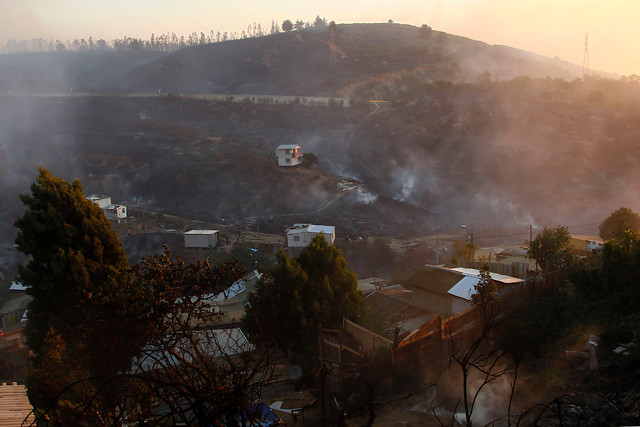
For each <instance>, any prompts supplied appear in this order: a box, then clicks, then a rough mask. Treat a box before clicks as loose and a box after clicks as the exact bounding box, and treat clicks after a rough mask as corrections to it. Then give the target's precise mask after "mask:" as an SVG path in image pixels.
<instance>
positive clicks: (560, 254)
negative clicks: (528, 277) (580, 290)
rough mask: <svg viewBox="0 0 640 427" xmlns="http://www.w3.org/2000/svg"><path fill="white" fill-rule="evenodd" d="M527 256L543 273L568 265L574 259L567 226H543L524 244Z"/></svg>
mask: <svg viewBox="0 0 640 427" xmlns="http://www.w3.org/2000/svg"><path fill="white" fill-rule="evenodd" d="M525 249H526V251H527V257H528V258H531V259H533V260H535V261H536V263H538V266H539V267H540V269H541V270H542V272H543V273H548V272H550V271H555V270H559V269H562V268H565V267H568V266H570V265H571V264H572V263H573V262H574V261H575V256H574V255H573V253H572V247H571V234H570V233H569V228H567V227H565V226H558V227H555V228H546V227H545V228H544V230H542V232H541V233H540V234H538V235H537V236H536V238H535V239H533V240H532V241H531V242H527V243H526V244H525Z"/></svg>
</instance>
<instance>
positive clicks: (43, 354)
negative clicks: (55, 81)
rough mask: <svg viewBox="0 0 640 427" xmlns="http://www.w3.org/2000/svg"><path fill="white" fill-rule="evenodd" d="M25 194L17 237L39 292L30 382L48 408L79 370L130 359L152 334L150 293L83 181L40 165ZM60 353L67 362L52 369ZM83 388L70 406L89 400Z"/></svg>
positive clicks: (115, 367) (117, 365)
mask: <svg viewBox="0 0 640 427" xmlns="http://www.w3.org/2000/svg"><path fill="white" fill-rule="evenodd" d="M21 200H22V202H23V203H24V204H25V205H26V207H27V210H26V212H25V214H24V216H23V217H22V218H20V219H18V220H17V221H16V223H15V226H16V227H17V228H18V230H19V233H18V237H17V238H16V243H17V245H18V249H19V250H20V251H21V252H23V253H25V254H27V255H29V256H30V257H31V258H30V261H29V263H28V264H27V265H26V266H21V267H20V269H19V275H20V279H21V280H22V282H23V283H24V284H25V285H26V286H28V287H29V289H28V291H27V292H28V293H29V294H30V295H31V296H32V297H33V300H32V301H31V303H30V304H29V307H28V309H29V321H28V323H27V327H26V335H27V343H28V345H29V347H30V349H31V350H32V351H33V352H34V356H35V357H34V359H33V370H32V373H31V375H30V378H29V380H28V381H29V388H28V390H29V398H30V400H31V403H32V404H33V405H34V406H35V407H36V408H43V407H47V406H48V405H49V404H50V403H51V402H52V399H53V398H54V396H55V395H56V394H57V393H58V392H60V391H61V390H63V389H64V388H65V387H66V386H67V385H68V384H69V383H70V382H73V381H75V380H77V379H78V378H81V377H84V378H91V377H94V378H98V377H106V376H110V375H112V374H114V373H115V372H118V371H119V370H122V369H126V368H128V366H130V363H131V358H132V357H133V354H134V353H135V348H136V345H137V343H138V342H139V340H140V339H141V337H142V336H143V335H144V334H143V333H142V332H141V331H139V330H138V327H139V325H141V324H142V322H140V321H139V320H140V319H139V316H140V313H142V312H143V310H142V306H143V304H144V300H143V291H142V290H141V289H140V288H138V287H136V286H134V285H133V284H132V282H131V280H130V274H129V264H128V261H127V258H126V255H125V252H124V250H123V248H122V245H121V242H120V240H119V239H118V237H117V235H116V233H115V232H113V231H112V230H111V228H110V227H111V225H110V223H109V220H107V218H106V217H105V216H104V213H103V211H102V209H100V208H99V207H98V206H97V205H95V204H94V203H92V202H91V201H89V200H87V199H86V198H85V196H84V194H83V191H82V185H81V184H80V181H78V180H76V181H74V182H73V184H70V183H69V182H67V181H65V180H63V179H60V178H56V177H54V176H52V175H51V174H50V173H49V172H48V171H46V170H45V169H43V168H40V170H39V174H38V177H37V180H36V183H34V184H33V185H32V186H31V195H23V196H21ZM56 360H58V361H59V363H58V365H59V368H60V369H57V370H56V369H50V368H51V366H53V365H52V363H53V362H54V361H56ZM71 368H73V369H71ZM94 385H95V384H94ZM95 386H97V385H95ZM87 387H89V386H87ZM83 396H84V394H83V393H80V394H76V395H75V396H70V397H69V398H68V404H67V408H66V409H65V410H69V411H73V410H74V408H77V407H78V405H81V404H83V402H82V399H83ZM84 403H86V402H84Z"/></svg>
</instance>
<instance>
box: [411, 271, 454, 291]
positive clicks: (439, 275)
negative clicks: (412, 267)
mask: <svg viewBox="0 0 640 427" xmlns="http://www.w3.org/2000/svg"><path fill="white" fill-rule="evenodd" d="M459 281H460V273H458V272H455V271H451V270H449V269H447V268H443V267H434V266H426V267H425V268H423V269H421V270H418V271H417V272H416V274H415V275H414V276H413V277H411V278H410V279H409V280H408V282H407V285H408V286H411V287H419V288H423V289H428V290H430V291H434V292H439V293H442V294H446V293H447V292H448V291H449V289H451V288H452V287H453V286H454V285H455V284H456V283H458V282H459Z"/></svg>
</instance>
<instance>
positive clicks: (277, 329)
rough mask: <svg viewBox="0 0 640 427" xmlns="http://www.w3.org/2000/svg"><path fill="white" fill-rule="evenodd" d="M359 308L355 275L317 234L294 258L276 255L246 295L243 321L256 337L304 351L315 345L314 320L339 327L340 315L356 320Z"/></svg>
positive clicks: (341, 317)
mask: <svg viewBox="0 0 640 427" xmlns="http://www.w3.org/2000/svg"><path fill="white" fill-rule="evenodd" d="M361 306H362V296H361V294H360V291H358V278H357V276H356V274H355V273H354V272H353V271H352V270H350V269H348V268H347V261H346V260H345V258H344V256H343V255H342V251H341V250H340V249H338V248H336V247H335V246H334V245H329V244H328V243H327V241H326V240H325V238H324V237H323V236H322V235H318V236H316V237H314V238H313V240H312V241H311V243H310V244H309V246H307V247H306V248H304V249H303V250H302V252H301V253H300V255H299V256H298V257H297V258H290V257H289V256H288V255H287V254H286V253H284V252H280V253H278V265H277V266H276V267H275V268H273V269H272V270H271V272H270V273H269V274H265V277H264V278H263V280H262V281H261V283H260V284H259V286H258V288H257V290H256V292H255V294H254V295H253V297H252V299H251V307H252V309H251V310H248V312H247V319H246V320H247V322H246V323H247V325H248V327H249V328H250V329H252V331H253V332H254V334H255V335H259V336H260V337H261V338H262V339H264V340H267V341H271V342H275V343H276V344H278V345H279V346H280V347H281V348H288V349H290V350H292V351H293V352H294V353H297V354H302V355H304V354H307V353H308V352H309V351H310V349H311V348H312V347H313V346H315V344H316V340H317V336H318V326H319V325H320V324H322V326H323V327H327V328H332V327H340V325H341V324H342V319H343V317H347V318H349V319H355V318H357V317H358V316H359V314H360V312H361ZM300 362H302V363H303V362H304V361H300Z"/></svg>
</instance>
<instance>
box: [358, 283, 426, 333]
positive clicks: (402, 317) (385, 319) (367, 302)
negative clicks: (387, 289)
mask: <svg viewBox="0 0 640 427" xmlns="http://www.w3.org/2000/svg"><path fill="white" fill-rule="evenodd" d="M363 301H364V306H365V307H366V308H367V310H368V313H369V315H370V316H371V317H372V318H374V319H377V320H380V321H381V322H382V323H386V324H388V325H395V324H397V323H401V322H402V323H409V322H410V321H411V320H413V319H419V320H421V322H420V324H422V323H424V322H426V321H427V320H429V319H431V318H432V317H433V316H434V315H435V313H434V312H432V311H430V310H427V309H424V308H422V307H418V306H416V305H413V304H411V303H409V302H407V301H403V300H402V299H400V298H397V297H395V296H393V295H388V294H385V293H384V292H378V291H376V292H373V293H371V294H369V295H367V296H366V297H364V300H363Z"/></svg>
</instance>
